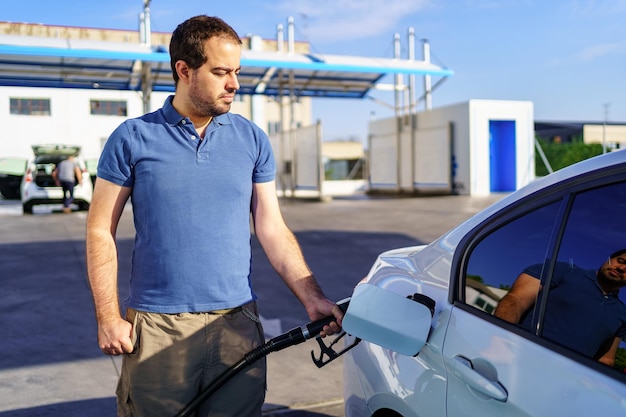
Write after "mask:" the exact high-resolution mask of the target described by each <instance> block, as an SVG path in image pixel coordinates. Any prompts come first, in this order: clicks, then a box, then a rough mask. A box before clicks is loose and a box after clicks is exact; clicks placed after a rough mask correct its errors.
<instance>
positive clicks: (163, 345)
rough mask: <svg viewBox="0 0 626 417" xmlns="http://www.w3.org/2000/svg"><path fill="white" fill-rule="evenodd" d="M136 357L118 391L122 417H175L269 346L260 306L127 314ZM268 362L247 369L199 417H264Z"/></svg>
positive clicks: (127, 363) (129, 359) (127, 361)
mask: <svg viewBox="0 0 626 417" xmlns="http://www.w3.org/2000/svg"><path fill="white" fill-rule="evenodd" d="M126 319H127V320H128V321H129V322H131V323H132V324H133V335H132V341H133V344H134V346H135V349H134V351H133V353H130V354H125V355H124V357H123V360H122V374H121V376H120V380H119V383H118V386H117V410H118V411H117V413H118V416H119V417H140V416H141V417H159V416H164V417H165V416H167V417H171V416H174V415H176V414H177V413H178V412H180V411H181V410H182V409H183V408H184V407H185V406H186V405H187V404H188V403H189V402H191V401H192V400H193V399H194V398H196V396H197V395H198V394H199V393H200V392H202V390H203V389H204V388H206V387H207V386H209V385H210V384H211V382H212V381H214V380H215V379H216V378H217V377H218V376H220V375H221V374H222V373H223V372H225V371H226V370H228V369H229V368H230V367H231V366H232V365H233V364H235V363H237V362H239V361H240V360H241V359H242V358H243V357H244V356H245V354H246V353H248V352H249V351H251V350H253V349H254V348H255V347H257V346H259V345H261V344H263V343H264V342H265V340H264V337H263V329H262V327H261V323H260V320H259V319H258V313H257V309H256V304H255V303H254V302H252V303H249V304H246V305H245V306H243V307H242V308H236V309H232V310H225V311H219V312H208V313H181V314H157V313H146V312H141V311H136V310H133V309H128V311H127V313H126ZM265 389H266V363H265V358H262V359H260V360H258V361H257V362H255V363H253V364H251V365H249V366H247V367H245V368H244V369H242V370H241V371H240V372H239V373H238V374H236V375H235V376H234V377H233V378H231V379H230V380H229V381H227V382H226V383H225V384H224V385H223V386H222V387H221V388H219V389H218V390H217V391H216V392H215V393H214V394H213V395H212V396H211V397H210V398H208V399H207V400H206V401H205V402H204V403H203V404H202V405H201V406H200V407H199V408H198V409H197V414H196V416H198V417H200V416H212V417H213V416H225V417H233V416H238V417H244V416H250V417H252V416H254V417H258V416H260V415H261V409H262V406H263V402H264V400H265Z"/></svg>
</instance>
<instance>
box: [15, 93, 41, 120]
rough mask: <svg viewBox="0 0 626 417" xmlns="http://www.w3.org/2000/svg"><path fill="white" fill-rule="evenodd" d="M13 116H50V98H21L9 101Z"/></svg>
mask: <svg viewBox="0 0 626 417" xmlns="http://www.w3.org/2000/svg"><path fill="white" fill-rule="evenodd" d="M9 108H10V113H11V114H17V115H27V116H50V99H49V98H19V97H11V98H10V99H9Z"/></svg>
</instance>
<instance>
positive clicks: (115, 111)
mask: <svg viewBox="0 0 626 417" xmlns="http://www.w3.org/2000/svg"><path fill="white" fill-rule="evenodd" d="M90 107H91V114H94V115H99V116H127V109H128V106H127V104H126V101H124V100H91V101H90Z"/></svg>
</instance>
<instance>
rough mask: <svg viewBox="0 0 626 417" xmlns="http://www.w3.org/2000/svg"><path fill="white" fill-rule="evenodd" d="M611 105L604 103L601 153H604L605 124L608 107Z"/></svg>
mask: <svg viewBox="0 0 626 417" xmlns="http://www.w3.org/2000/svg"><path fill="white" fill-rule="evenodd" d="M610 104H611V103H604V122H603V123H602V153H606V122H607V121H608V119H609V106H610Z"/></svg>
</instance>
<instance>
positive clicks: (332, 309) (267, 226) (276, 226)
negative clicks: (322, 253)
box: [251, 181, 343, 335]
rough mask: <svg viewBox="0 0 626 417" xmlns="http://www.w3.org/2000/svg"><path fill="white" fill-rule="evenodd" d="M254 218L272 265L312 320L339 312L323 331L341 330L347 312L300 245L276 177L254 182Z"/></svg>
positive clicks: (255, 227) (327, 333)
mask: <svg viewBox="0 0 626 417" xmlns="http://www.w3.org/2000/svg"><path fill="white" fill-rule="evenodd" d="M253 187H254V188H253V193H252V206H251V210H252V219H253V221H254V230H255V234H256V236H257V238H258V240H259V242H260V243H261V246H262V247H263V250H264V252H265V254H266V256H267V258H268V259H269V261H270V263H271V264H272V267H273V268H274V269H275V270H276V272H277V273H278V275H280V277H281V278H282V279H283V281H284V282H285V283H286V284H287V286H288V287H289V289H291V291H292V292H293V293H294V294H295V296H296V297H297V298H298V300H300V302H301V303H302V304H303V305H304V308H305V309H306V311H307V314H308V315H309V318H310V319H311V320H318V319H321V318H324V317H328V316H331V315H333V316H335V318H336V319H337V320H336V322H332V323H331V324H330V328H329V329H326V328H325V330H324V331H323V333H324V334H325V335H330V334H332V333H336V332H338V331H339V329H340V326H341V319H342V318H343V313H342V312H341V309H340V308H339V307H337V305H336V304H335V303H334V302H332V301H330V300H329V299H327V298H326V296H325V295H324V293H323V291H322V289H321V288H320V286H319V284H318V283H317V280H316V279H315V277H314V276H313V272H312V271H311V269H310V268H309V266H308V264H307V263H306V260H305V259H304V255H303V253H302V250H301V248H300V245H299V243H298V241H297V239H296V237H295V235H294V234H293V232H292V231H291V230H290V229H289V228H288V227H287V224H286V223H285V220H284V219H283V216H282V213H281V211H280V207H279V204H278V197H277V196H276V183H275V181H270V182H264V183H254V184H253Z"/></svg>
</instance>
